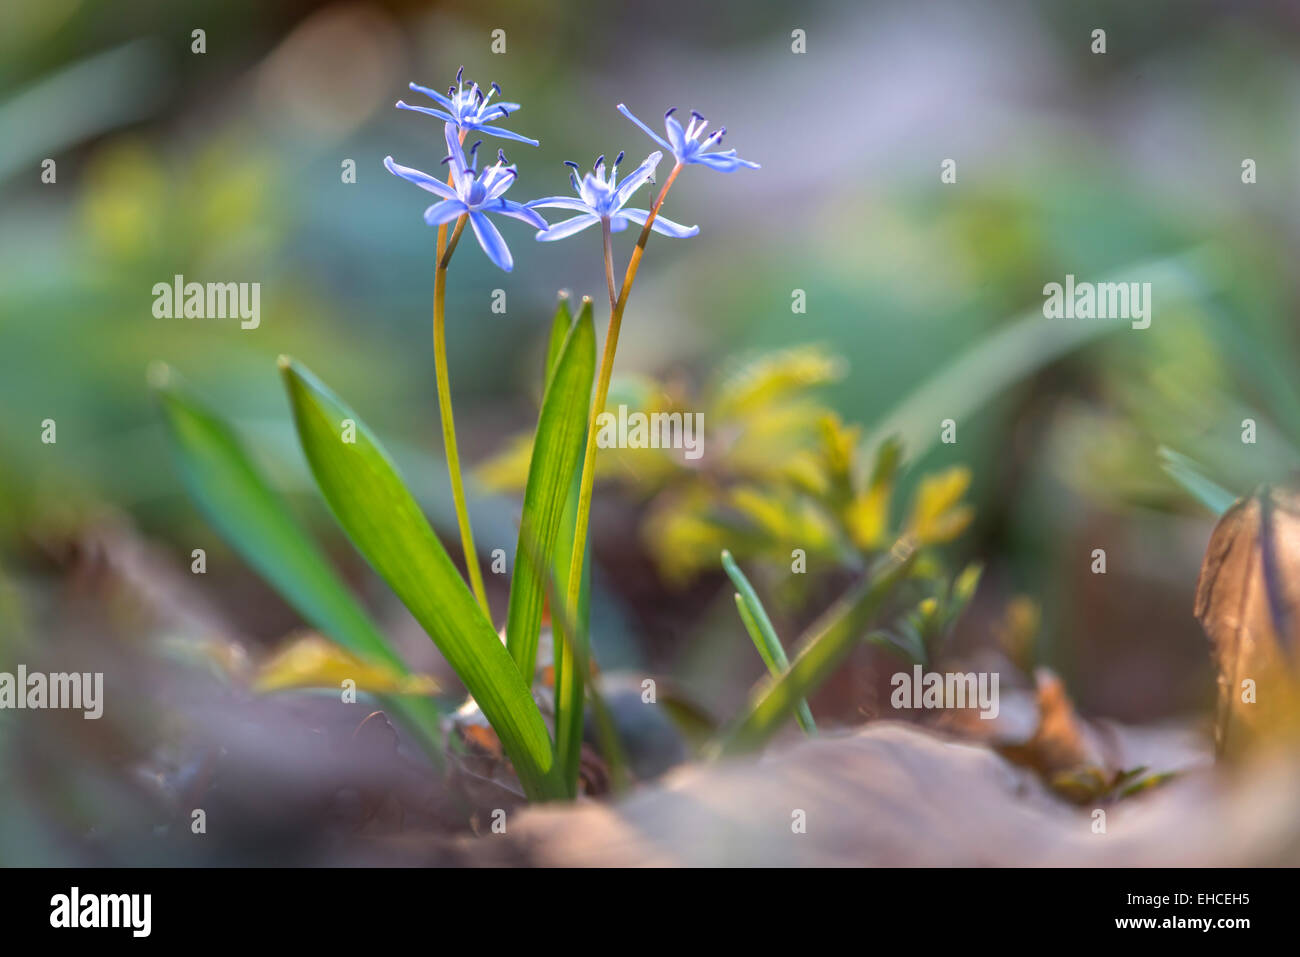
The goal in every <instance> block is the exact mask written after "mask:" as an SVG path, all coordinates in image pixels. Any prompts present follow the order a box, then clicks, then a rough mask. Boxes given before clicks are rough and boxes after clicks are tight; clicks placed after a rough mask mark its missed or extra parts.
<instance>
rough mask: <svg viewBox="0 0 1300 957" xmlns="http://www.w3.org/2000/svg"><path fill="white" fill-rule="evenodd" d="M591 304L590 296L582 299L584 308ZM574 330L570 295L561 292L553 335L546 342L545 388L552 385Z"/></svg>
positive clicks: (552, 326) (552, 323) (556, 307)
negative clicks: (552, 379)
mask: <svg viewBox="0 0 1300 957" xmlns="http://www.w3.org/2000/svg"><path fill="white" fill-rule="evenodd" d="M590 303H591V297H590V296H583V297H582V307H583V308H584V309H585V308H587V306H588V305H590ZM572 328H573V313H571V312H569V294H568V293H567V292H561V293H560V298H559V301H558V302H557V303H556V306H555V317H554V318H553V319H551V335H550V338H549V339H548V340H547V342H546V378H545V379H544V380H543V383H542V384H543V387H545V386H547V385H550V384H551V374H552V373H553V372H555V365H556V363H557V362H559V361H560V352H561V350H562V349H563V348H564V343H565V342H566V341H567V340H568V338H569V330H570V329H572Z"/></svg>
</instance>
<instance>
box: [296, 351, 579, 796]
mask: <svg viewBox="0 0 1300 957" xmlns="http://www.w3.org/2000/svg"><path fill="white" fill-rule="evenodd" d="M280 368H281V371H282V372H283V374H284V380H285V385H286V387H287V389H288V392H289V401H290V405H291V406H292V407H293V417H294V423H295V425H296V426H297V429H298V437H299V440H300V441H301V443H302V447H303V451H304V453H305V454H306V456H307V462H308V464H309V465H310V466H311V470H312V474H313V475H314V476H315V478H316V482H317V484H318V485H319V486H320V489H321V492H322V494H323V495H324V496H325V501H326V502H328V503H329V506H330V508H331V510H332V511H333V512H334V516H335V518H336V519H337V520H338V522H339V524H340V525H341V526H342V527H343V530H344V531H346V532H347V534H348V537H349V538H351V540H352V543H353V545H355V546H356V548H357V550H358V551H359V552H360V553H361V554H362V555H363V556H364V557H365V559H366V560H367V561H368V562H369V563H370V564H371V566H372V567H373V568H374V569H375V571H376V572H378V573H379V575H380V577H381V578H383V579H384V581H386V582H387V583H388V585H389V587H391V588H392V589H393V591H394V592H395V593H396V595H397V597H398V598H400V599H401V600H402V602H403V604H405V605H406V607H407V608H408V609H410V611H411V614H412V615H414V616H415V619H416V621H418V622H419V623H420V624H421V626H423V628H424V630H425V631H426V632H428V634H429V637H430V638H432V639H433V641H434V643H435V644H436V645H437V646H438V649H439V650H440V651H441V652H442V654H443V656H444V657H445V658H446V659H447V662H448V663H449V664H450V665H451V667H452V668H453V669H454V670H455V672H456V674H457V675H458V676H459V677H460V680H461V681H462V682H464V684H465V687H466V688H468V689H469V693H470V694H472V695H473V696H474V700H475V701H477V702H478V706H479V708H481V709H482V711H483V715H484V716H485V717H486V718H487V719H488V721H489V722H490V723H491V725H492V729H493V730H494V731H495V732H496V734H497V737H498V738H499V739H500V740H501V744H502V747H504V748H505V751H506V754H507V755H508V756H509V757H510V760H511V761H512V762H513V764H514V767H515V772H516V773H517V774H518V775H519V780H520V783H521V784H522V785H523V787H524V790H525V792H526V793H527V794H528V796H529V797H531V798H548V797H558V796H560V795H561V788H560V787H559V779H558V776H557V775H556V774H555V768H554V756H553V753H552V750H551V740H550V736H549V735H548V733H547V730H546V724H545V723H544V722H543V720H542V715H541V712H540V711H539V710H538V708H537V704H536V703H535V702H534V701H533V698H532V693H531V692H530V691H529V689H528V685H527V684H526V683H525V681H524V679H523V678H522V677H521V676H520V674H519V669H518V668H516V667H515V663H514V661H513V660H512V659H511V657H510V653H509V652H508V651H506V648H505V646H504V645H503V644H502V643H501V641H500V640H499V639H498V638H497V634H496V632H495V631H494V630H493V628H492V625H491V623H490V622H489V621H488V620H487V618H486V617H485V616H484V615H483V613H482V611H481V610H480V609H479V606H478V604H477V603H476V602H475V600H474V596H473V595H472V594H470V590H469V588H468V587H467V586H466V585H465V582H464V581H463V580H462V579H461V577H460V575H459V574H458V573H457V571H456V567H455V566H454V565H453V564H452V562H451V559H450V558H449V557H447V552H446V550H445V549H444V548H443V546H442V543H441V542H440V541H439V540H438V536H437V535H435V534H434V532H433V529H432V528H431V527H430V526H429V522H428V520H427V519H426V518H425V516H424V513H423V512H421V511H420V507H419V505H417V504H416V501H415V499H414V498H413V497H412V495H411V493H410V491H409V490H408V489H407V488H406V485H405V484H404V483H403V482H402V479H401V477H400V476H399V475H398V474H397V470H396V469H395V468H394V467H393V464H392V460H391V459H390V458H389V456H388V453H387V452H385V451H384V449H383V447H382V446H381V445H380V444H379V441H378V439H376V438H375V436H374V435H373V433H371V431H370V430H369V429H368V428H367V427H366V426H365V424H364V423H363V422H362V421H361V420H360V419H359V418H358V417H357V416H356V414H355V413H354V412H353V411H352V410H351V409H349V408H348V407H347V406H346V405H344V404H343V402H342V401H341V400H340V399H339V398H338V397H337V396H335V395H334V394H333V393H332V392H330V390H329V389H328V388H327V387H326V386H325V385H324V384H323V383H321V382H320V381H319V380H318V379H316V377H315V376H313V375H312V374H311V373H310V372H308V371H307V370H306V369H305V368H303V367H302V366H301V365H299V364H298V363H296V362H293V361H291V360H289V359H288V358H284V357H282V358H281V360H280ZM345 421H350V422H351V423H352V424H353V426H354V428H355V434H354V435H351V436H350V437H351V438H353V439H354V441H350V442H345V441H343V438H344V431H343V423H344V422H345Z"/></svg>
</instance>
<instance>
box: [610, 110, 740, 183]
mask: <svg viewBox="0 0 1300 957" xmlns="http://www.w3.org/2000/svg"><path fill="white" fill-rule="evenodd" d="M618 111H619V112H620V113H622V114H623V115H624V116H626V117H627V118H628V119H629V120H631V121H632V122H633V123H635V124H636V125H637V126H639V127H641V129H642V130H644V131H645V133H646V135H647V136H649V137H650V138H651V139H652V140H654V141H655V142H656V143H658V144H659V145H660V146H662V147H663V148H664V149H666V150H667V151H668V152H670V153H672V154H673V156H675V157H676V158H677V162H678V163H680V164H681V165H683V166H686V165H688V164H690V163H699V164H700V165H701V166H707V167H708V168H709V169H716V170H718V171H719V172H722V173H731V172H734V171H735V170H738V169H740V168H741V167H742V166H745V167H748V168H749V169H758V168H759V165H758V164H757V163H751V162H750V161H749V160H744V159H741V158H740V157H739V156H737V155H736V151H735V150H715V151H714V152H712V153H710V152H708V150H709V147H711V146H716V145H718V144H719V143H721V142H722V137H723V136H725V135H726V133H727V128H726V127H725V126H723V127H721V128H719V129H717V130H714V131H713V132H712V133H710V134H709V135H708V136H704V138H703V139H701V137H702V136H703V134H704V128H705V127H706V126H708V125H709V122H708V120H706V119H705V118H704V117H702V116H700V114H698V113H696V112H695V111H694V110H691V122H690V124H689V125H688V126H687V127H686V129H682V124H680V123H678V122H677V120H676V119H675V118H674V117H673V114H674V113H675V112H677V107H675V106H674V107H673V108H672V109H671V110H669V111H668V112H667V113H665V114H664V129H665V130H666V131H667V132H668V139H667V140H665V139H664V138H663V137H662V136H660V135H659V134H658V133H656V132H655V131H654V130H652V129H650V127H648V126H646V125H645V124H644V123H642V122H641V121H640V120H638V119H637V118H636V117H635V116H633V115H632V111H631V110H629V109H628V108H627V107H626V106H624V105H623V104H622V103H620V104H619V105H618Z"/></svg>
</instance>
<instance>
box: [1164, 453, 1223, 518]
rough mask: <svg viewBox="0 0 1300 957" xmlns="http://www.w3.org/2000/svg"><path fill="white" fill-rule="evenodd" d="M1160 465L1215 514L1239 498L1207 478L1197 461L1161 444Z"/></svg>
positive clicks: (1218, 513) (1221, 512)
mask: <svg viewBox="0 0 1300 957" xmlns="http://www.w3.org/2000/svg"><path fill="white" fill-rule="evenodd" d="M1159 454H1160V465H1161V467H1162V468H1163V469H1164V470H1165V472H1167V473H1168V474H1169V477H1170V478H1172V479H1173V480H1174V481H1175V482H1177V483H1178V484H1179V485H1181V486H1182V487H1183V488H1184V489H1185V490H1186V491H1187V492H1189V493H1190V494H1191V496H1192V497H1193V498H1194V499H1196V500H1197V501H1198V502H1200V503H1201V504H1202V505H1204V506H1205V507H1206V508H1208V509H1209V510H1210V511H1211V512H1213V513H1214V514H1215V515H1222V514H1223V513H1224V512H1226V511H1227V510H1228V509H1229V508H1231V507H1232V503H1233V502H1235V501H1236V500H1237V496H1236V495H1233V494H1232V493H1231V492H1229V491H1228V490H1227V489H1226V488H1224V487H1223V486H1221V485H1219V484H1217V483H1215V482H1213V481H1211V480H1210V479H1208V478H1206V477H1205V476H1204V475H1203V474H1202V472H1201V469H1200V466H1198V465H1197V464H1196V463H1195V462H1193V461H1192V460H1191V459H1189V458H1188V457H1187V456H1185V455H1181V454H1179V453H1178V452H1175V451H1174V450H1173V449H1170V448H1166V447H1165V446H1163V445H1162V446H1160V451H1159Z"/></svg>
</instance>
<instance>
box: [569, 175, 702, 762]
mask: <svg viewBox="0 0 1300 957" xmlns="http://www.w3.org/2000/svg"><path fill="white" fill-rule="evenodd" d="M681 169H682V166H681V164H680V163H678V164H676V165H674V166H673V170H672V172H671V173H669V174H668V178H667V179H666V180H664V185H663V187H662V188H661V189H660V190H659V195H658V196H657V197H656V198H655V201H654V205H653V206H651V207H650V213H649V215H648V216H646V219H645V225H644V226H642V227H641V235H640V236H639V237H638V238H637V241H636V248H635V249H633V250H632V256H631V258H630V259H628V262H627V272H626V273H624V275H623V288H622V289H620V290H619V292H618V297H617V299H613V297H612V296H611V299H613V303H612V306H611V308H610V312H609V331H608V332H606V334H605V348H604V351H603V352H602V354H601V357H600V372H599V375H598V376H597V378H596V398H595V400H594V401H593V402H592V404H591V417H590V418H589V419H588V421H587V451H586V454H585V456H584V457H583V460H582V480H581V482H580V484H579V486H578V512H577V520H576V524H575V526H574V534H573V555H572V558H571V560H570V562H569V580H568V583H567V584H568V588H567V592H568V594H567V595H566V596H565V606H566V608H567V609H568V615H569V620H570V621H577V620H578V598H579V596H580V595H581V592H582V563H583V561H585V559H586V557H587V525H588V523H589V522H590V520H591V496H592V489H593V486H594V485H595V479H596V476H595V466H596V431H597V430H596V422H597V420H598V419H599V418H600V416H601V415H602V414H603V413H604V411H605V400H606V399H608V398H609V380H610V377H611V375H612V374H613V372H614V354H615V353H616V352H617V351H618V333H619V329H620V328H621V327H622V324H623V311H624V310H625V309H626V308H627V299H628V296H629V295H630V294H631V292H632V283H633V282H634V281H635V280H636V274H637V269H638V268H640V266H641V256H642V255H643V254H644V253H645V244H646V242H647V240H649V238H650V227H651V226H653V225H654V221H655V217H656V216H658V215H659V207H660V206H662V205H663V202H664V197H665V196H667V195H668V189H669V187H671V186H672V185H673V180H675V179H677V174H678V173H680V172H681ZM605 259H606V262H605V268H606V272H607V274H608V275H609V276H611V277H612V275H613V268H614V267H613V255H612V250H611V247H610V243H609V242H608V233H606V243H605ZM612 290H613V287H612V284H611V292H612ZM571 655H572V651H571V649H570V648H569V647H568V644H567V643H566V647H565V648H564V652H563V655H562V658H563V662H564V664H565V665H567V666H568V667H564V668H563V669H562V673H563V674H565V675H566V676H568V675H571V676H573V677H572V679H570V680H577V681H581V680H583V679H585V677H586V676H585V675H581V676H580V675H577V674H576V673H575V670H574V668H573V666H572V658H571ZM556 690H557V692H559V691H560V690H561V689H558V688H557V689H556ZM578 706H579V707H580V706H581V699H580V698H579V701H578ZM575 733H576V734H581V733H582V721H581V719H578V720H576V721H573V722H568V721H561V722H558V727H557V728H556V741H555V751H556V754H559V755H565V754H568V753H569V750H568V748H570V747H571V742H570V741H569V736H570V735H572V734H575ZM570 771H571V769H570Z"/></svg>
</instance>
